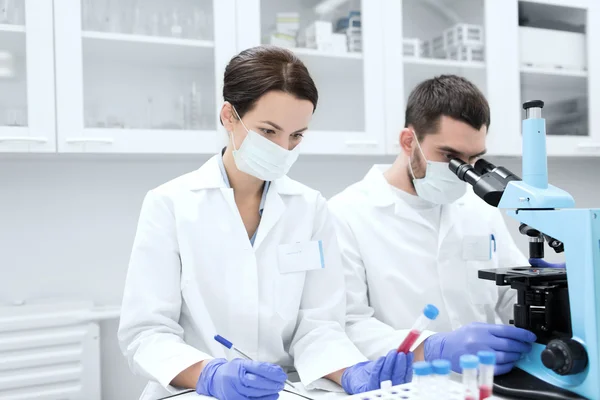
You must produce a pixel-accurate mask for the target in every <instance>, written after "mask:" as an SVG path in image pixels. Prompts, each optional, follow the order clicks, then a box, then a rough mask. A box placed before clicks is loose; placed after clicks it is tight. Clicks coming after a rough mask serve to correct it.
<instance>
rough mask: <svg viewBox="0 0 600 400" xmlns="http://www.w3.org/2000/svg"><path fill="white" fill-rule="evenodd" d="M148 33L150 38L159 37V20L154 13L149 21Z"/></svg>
mask: <svg viewBox="0 0 600 400" xmlns="http://www.w3.org/2000/svg"><path fill="white" fill-rule="evenodd" d="M148 31H149V32H150V34H151V35H152V36H160V19H159V17H158V13H157V12H156V11H155V12H153V13H152V17H151V18H150V20H149V29H148Z"/></svg>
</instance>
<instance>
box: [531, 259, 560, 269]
mask: <svg viewBox="0 0 600 400" xmlns="http://www.w3.org/2000/svg"><path fill="white" fill-rule="evenodd" d="M529 264H531V266H532V267H537V268H566V263H556V264H555V263H549V262H547V261H545V260H544V259H543V258H530V259H529Z"/></svg>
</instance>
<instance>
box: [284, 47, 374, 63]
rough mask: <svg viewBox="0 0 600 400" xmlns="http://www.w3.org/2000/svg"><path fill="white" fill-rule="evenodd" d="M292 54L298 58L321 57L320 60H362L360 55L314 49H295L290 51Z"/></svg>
mask: <svg viewBox="0 0 600 400" xmlns="http://www.w3.org/2000/svg"><path fill="white" fill-rule="evenodd" d="M292 50H293V51H294V53H296V54H298V55H299V56H307V57H322V58H336V59H341V60H362V59H363V55H362V53H350V52H348V53H328V52H324V51H321V50H316V49H307V48H302V47H296V48H294V49H292Z"/></svg>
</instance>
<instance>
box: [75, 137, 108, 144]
mask: <svg viewBox="0 0 600 400" xmlns="http://www.w3.org/2000/svg"><path fill="white" fill-rule="evenodd" d="M65 142H67V144H79V143H98V144H113V142H114V139H113V138H98V137H74V138H67V139H65Z"/></svg>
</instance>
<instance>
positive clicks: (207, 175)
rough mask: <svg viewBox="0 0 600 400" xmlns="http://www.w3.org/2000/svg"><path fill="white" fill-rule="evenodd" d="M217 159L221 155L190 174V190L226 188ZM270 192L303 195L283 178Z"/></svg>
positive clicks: (274, 183)
mask: <svg viewBox="0 0 600 400" xmlns="http://www.w3.org/2000/svg"><path fill="white" fill-rule="evenodd" d="M218 157H221V155H220V154H217V155H215V156H213V157H211V159H210V160H208V161H207V162H206V163H205V164H204V165H202V166H201V167H200V168H199V169H197V170H196V171H194V172H193V173H192V176H191V179H190V190H202V189H218V188H223V189H226V188H227V184H226V183H225V181H224V180H223V176H222V175H221V170H220V169H219V161H218ZM271 190H274V191H276V192H277V193H279V194H283V195H300V194H302V193H303V186H302V185H301V184H299V183H298V182H296V181H294V180H292V179H290V178H288V177H287V176H284V177H282V178H279V179H276V180H274V181H273V182H271V186H270V187H269V191H271Z"/></svg>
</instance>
